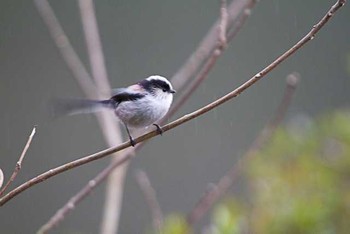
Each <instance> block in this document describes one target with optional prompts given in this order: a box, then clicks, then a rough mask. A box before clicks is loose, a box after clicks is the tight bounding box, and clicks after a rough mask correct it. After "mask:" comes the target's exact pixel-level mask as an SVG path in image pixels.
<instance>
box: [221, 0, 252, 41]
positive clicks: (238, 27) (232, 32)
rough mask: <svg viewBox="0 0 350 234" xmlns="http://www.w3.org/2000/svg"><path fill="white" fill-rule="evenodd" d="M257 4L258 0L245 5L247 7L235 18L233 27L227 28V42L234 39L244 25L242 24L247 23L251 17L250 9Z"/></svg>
mask: <svg viewBox="0 0 350 234" xmlns="http://www.w3.org/2000/svg"><path fill="white" fill-rule="evenodd" d="M257 2H258V0H251V1H250V2H248V3H247V5H246V6H245V9H244V10H243V12H242V13H241V14H240V16H239V17H238V18H237V20H236V21H235V24H234V26H233V27H231V28H229V32H228V33H227V34H228V35H227V40H228V41H231V40H232V38H234V37H235V36H236V35H237V33H238V32H239V30H241V28H242V26H243V25H244V23H245V22H246V21H247V19H248V18H249V16H250V15H251V13H252V9H253V8H254V7H255V5H256V3H257Z"/></svg>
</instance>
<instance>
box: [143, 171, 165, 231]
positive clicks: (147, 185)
mask: <svg viewBox="0 0 350 234" xmlns="http://www.w3.org/2000/svg"><path fill="white" fill-rule="evenodd" d="M136 180H137V182H138V184H139V186H140V189H141V191H142V192H143V195H144V197H145V199H146V201H147V204H148V206H149V208H150V210H151V214H152V221H153V229H154V230H155V231H156V232H157V233H160V230H161V227H162V225H163V213H162V210H161V208H160V205H159V203H158V201H157V196H156V192H155V190H154V188H153V187H152V185H151V182H150V180H149V178H148V176H147V174H146V172H144V171H142V170H139V171H138V172H137V173H136Z"/></svg>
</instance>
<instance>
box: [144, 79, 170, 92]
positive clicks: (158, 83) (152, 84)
mask: <svg viewBox="0 0 350 234" xmlns="http://www.w3.org/2000/svg"><path fill="white" fill-rule="evenodd" d="M139 84H140V85H141V86H142V87H143V88H144V89H146V90H147V91H150V92H152V91H153V90H154V89H155V88H159V89H161V90H165V91H166V92H169V91H170V85H169V84H168V83H167V82H165V81H163V80H158V79H152V80H143V81H141V82H140V83H139Z"/></svg>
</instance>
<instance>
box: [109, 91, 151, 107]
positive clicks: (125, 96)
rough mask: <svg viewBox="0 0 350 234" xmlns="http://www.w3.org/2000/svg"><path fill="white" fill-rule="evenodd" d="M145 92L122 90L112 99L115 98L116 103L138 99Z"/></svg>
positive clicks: (112, 98)
mask: <svg viewBox="0 0 350 234" xmlns="http://www.w3.org/2000/svg"><path fill="white" fill-rule="evenodd" d="M144 96H145V94H142V93H130V92H120V93H117V94H115V95H114V96H113V97H111V99H110V100H113V101H114V102H116V103H118V104H119V103H121V102H126V101H136V100H138V99H140V98H143V97H144Z"/></svg>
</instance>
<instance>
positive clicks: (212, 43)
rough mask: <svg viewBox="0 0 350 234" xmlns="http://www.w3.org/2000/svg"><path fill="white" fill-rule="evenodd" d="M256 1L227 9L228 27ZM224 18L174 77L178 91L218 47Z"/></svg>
mask: <svg viewBox="0 0 350 234" xmlns="http://www.w3.org/2000/svg"><path fill="white" fill-rule="evenodd" d="M252 1H256V0H234V1H233V2H232V3H231V4H230V5H229V6H228V7H227V13H228V14H227V27H226V28H230V27H231V25H232V24H233V22H235V20H236V19H237V17H238V16H239V15H240V14H241V12H242V11H243V10H244V9H246V6H247V5H249V4H250V2H252ZM221 22H222V18H220V19H218V20H217V22H216V23H215V24H214V25H213V26H212V27H211V29H210V30H209V32H208V33H207V35H206V36H205V37H204V38H203V40H202V41H201V42H200V44H199V46H198V47H197V49H196V50H195V52H194V53H192V55H191V56H190V57H189V58H188V59H187V60H186V62H185V64H184V65H183V66H182V67H181V68H180V69H179V71H178V72H177V73H176V74H175V75H174V76H173V77H172V79H171V82H172V84H173V86H174V87H175V88H176V89H181V88H182V87H183V86H184V85H185V83H187V81H188V80H189V78H190V77H191V76H192V75H193V74H195V73H196V71H197V70H198V69H199V68H200V67H201V65H202V64H203V63H204V62H205V61H206V60H207V59H208V58H209V57H210V54H211V53H212V51H213V50H214V49H215V48H216V46H217V44H218V43H217V41H218V28H219V27H220V23H221Z"/></svg>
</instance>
